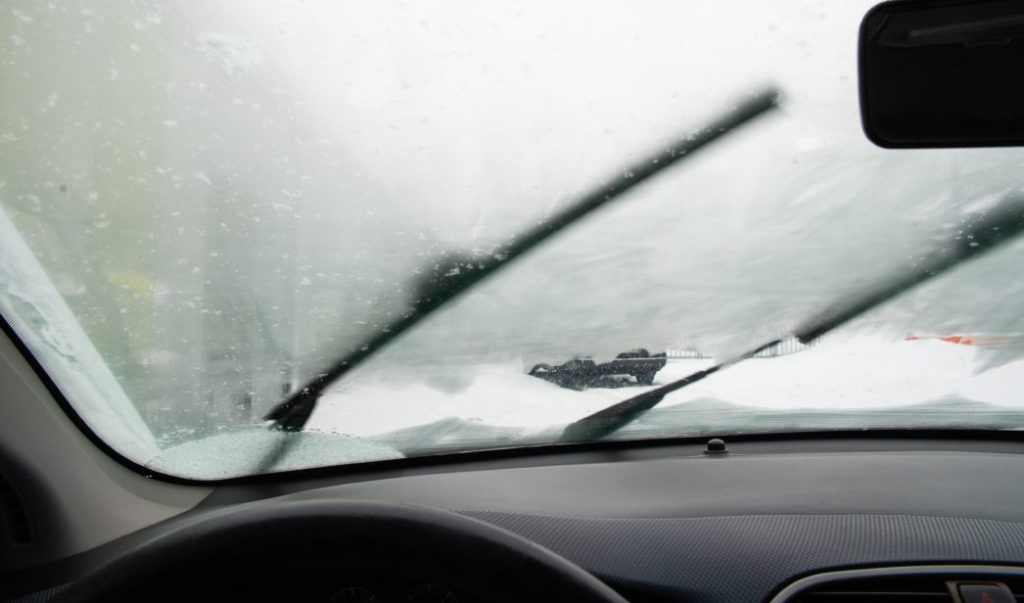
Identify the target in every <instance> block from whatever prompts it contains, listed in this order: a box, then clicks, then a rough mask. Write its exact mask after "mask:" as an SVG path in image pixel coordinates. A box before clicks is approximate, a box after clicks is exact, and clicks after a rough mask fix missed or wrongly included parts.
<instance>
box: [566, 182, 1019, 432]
mask: <svg viewBox="0 0 1024 603" xmlns="http://www.w3.org/2000/svg"><path fill="white" fill-rule="evenodd" d="M1021 233H1024V196H1022V195H1019V194H1017V195H1010V196H1009V197H1007V198H1004V199H1003V200H1002V201H1001V202H1000V203H998V204H997V205H996V206H995V207H994V208H993V209H991V210H988V211H984V212H979V213H978V214H976V215H975V216H973V217H972V219H970V220H968V221H967V224H966V225H965V228H964V229H963V231H962V232H960V233H959V235H958V236H957V238H956V240H955V242H954V244H953V245H951V246H949V247H945V248H942V249H940V250H938V251H937V252H935V253H933V254H932V255H930V256H928V257H926V258H925V259H924V260H923V261H921V262H919V263H918V264H916V265H914V267H913V269H912V270H910V271H908V272H906V273H901V274H896V275H893V276H892V277H890V278H888V279H886V280H883V281H881V282H879V283H877V284H876V285H875V286H874V287H872V288H870V289H867V290H866V291H864V292H863V293H861V294H860V295H854V296H851V297H850V298H849V299H844V300H840V301H839V302H837V303H835V304H833V305H832V306H830V307H829V308H828V309H826V310H825V311H824V312H822V313H820V314H818V315H816V316H814V317H812V318H810V319H809V320H807V321H805V322H804V323H803V324H801V325H800V326H798V327H797V328H796V329H794V330H793V332H792V333H791V334H790V336H791V337H795V338H796V339H797V340H799V341H800V343H808V342H810V341H813V340H815V339H817V338H818V337H821V336H822V335H824V334H825V333H828V332H829V331H831V330H833V329H835V328H836V327H838V326H840V325H842V324H845V323H846V322H849V321H850V320H852V319H854V318H856V317H858V316H860V315H861V314H863V313H865V312H867V311H868V310H871V309H872V308H875V307H877V306H879V305H881V304H882V303H884V302H886V301H889V300H890V299H892V298H894V297H896V296H898V295H900V294H901V293H904V292H905V291H908V290H910V289H912V288H914V287H916V286H917V285H919V284H921V283H923V282H924V281H927V280H929V279H931V278H934V277H935V276H938V275H939V274H941V273H943V272H946V271H947V270H949V269H950V268H953V267H954V266H957V265H959V264H961V263H963V262H965V261H967V260H969V259H971V258H974V257H977V256H979V255H981V254H984V253H986V252H988V251H991V250H992V249H995V248H996V247H998V246H1000V245H1002V244H1003V243H1005V242H1007V241H1009V240H1011V239H1013V238H1016V237H1017V236H1019V235H1020V234H1021ZM783 339H785V338H776V339H773V340H771V341H767V342H765V343H763V344H761V345H759V346H757V347H756V348H754V349H752V350H749V351H747V352H744V353H742V354H740V355H739V356H736V357H733V358H730V359H728V360H726V361H724V362H720V363H718V364H716V365H714V366H711V367H709V368H706V369H704V370H701V371H696V372H694V373H691V374H689V375H687V376H686V377H683V378H682V379H678V380H676V381H673V382H671V383H667V384H665V385H662V386H661V387H657V388H655V389H652V390H649V391H646V392H644V393H642V394H639V395H637V396H633V397H632V398H629V399H627V400H623V401H622V402H619V403H617V404H613V405H612V406H609V407H607V408H605V409H603V410H600V411H598V412H596V413H594V414H592V415H589V416H586V417H584V418H582V419H580V420H578V421H576V422H574V423H571V424H569V426H568V427H566V428H565V430H564V431H563V432H562V436H561V438H560V440H561V441H563V442H579V441H586V440H594V439H599V438H602V437H605V436H607V435H610V434H612V433H614V432H616V431H618V430H619V429H621V428H623V427H625V426H626V425H628V424H629V423H631V422H633V421H634V420H635V419H636V418H638V417H639V416H640V415H641V414H643V413H644V412H647V411H648V410H650V409H651V408H653V407H654V406H656V405H657V404H659V403H660V402H661V401H662V400H664V399H665V396H666V395H668V394H670V393H672V392H674V391H676V390H680V389H682V388H684V387H686V386H688V385H692V384H694V383H696V382H698V381H700V380H701V379H704V378H705V377H708V376H709V375H713V374H714V373H717V372H718V371H720V370H722V369H724V368H726V367H728V366H731V365H733V364H736V363H737V362H741V361H743V360H746V359H748V358H752V357H754V356H756V355H757V354H758V353H760V352H762V351H764V350H767V349H769V348H771V347H773V346H775V345H778V344H779V343H781V342H782V340H783Z"/></svg>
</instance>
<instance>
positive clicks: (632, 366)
mask: <svg viewBox="0 0 1024 603" xmlns="http://www.w3.org/2000/svg"><path fill="white" fill-rule="evenodd" d="M666 361H667V360H666V355H665V352H660V353H658V354H651V353H650V352H648V351H647V350H645V349H643V348H640V349H636V350H630V351H628V352H622V353H621V354H619V355H618V356H616V357H615V360H612V361H611V362H604V363H601V364H597V363H596V362H594V361H593V360H590V359H589V358H573V359H572V360H570V361H568V362H566V363H564V364H559V365H556V366H551V365H550V364H544V363H540V364H536V365H534V367H533V368H531V369H530V375H532V376H534V377H540V378H541V379H544V380H545V381H550V382H552V383H554V384H556V385H560V386H562V387H566V388H569V389H575V390H584V389H587V388H590V387H629V386H631V385H650V384H652V383H654V375H656V374H657V372H658V371H660V370H661V369H663V368H665V363H666Z"/></svg>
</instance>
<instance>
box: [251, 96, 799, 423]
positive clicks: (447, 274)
mask: <svg viewBox="0 0 1024 603" xmlns="http://www.w3.org/2000/svg"><path fill="white" fill-rule="evenodd" d="M778 100H779V92H778V91H777V90H775V89H768V90H766V91H763V92H761V93H758V94H753V95H750V96H748V97H747V98H745V99H744V100H743V101H742V102H740V103H738V104H737V105H736V106H735V107H732V108H731V109H730V110H728V111H727V112H725V113H724V114H722V115H721V116H719V117H718V118H717V119H714V120H713V121H711V122H710V123H709V124H707V125H706V126H704V127H703V128H700V129H698V130H696V131H694V132H692V133H691V134H689V135H687V136H686V137H684V138H683V139H682V140H679V141H678V142H676V143H674V144H672V145H671V146H669V147H668V148H667V149H665V150H663V151H661V152H659V153H657V154H655V155H654V156H651V157H647V158H645V159H644V160H642V161H640V162H638V163H637V164H635V165H633V166H631V167H629V168H628V169H626V170H624V171H622V172H621V174H620V175H619V176H618V177H616V178H614V179H613V180H612V181H611V182H608V183H606V184H603V185H601V186H599V187H597V188H596V189H594V190H592V191H590V192H589V193H587V194H586V195H584V196H583V197H581V198H580V199H579V200H578V201H576V202H575V203H572V204H570V205H569V206H568V207H567V208H566V209H565V210H563V211H562V212H560V213H558V214H556V215H555V216H553V217H552V218H550V219H549V220H547V221H546V222H543V223H541V224H539V225H538V226H536V227H534V228H532V229H530V230H528V231H527V232H525V233H523V234H521V235H520V236H518V237H516V238H514V239H513V240H512V242H511V243H509V244H507V245H506V246H504V247H503V248H501V249H499V250H498V251H496V252H494V253H492V254H490V255H489V256H488V257H487V258H483V259H472V258H470V259H468V260H467V259H461V260H460V259H457V258H451V259H449V260H448V261H446V262H441V263H440V264H439V265H438V266H437V267H435V269H434V270H433V271H432V273H433V278H432V279H431V280H429V281H427V282H426V283H424V286H423V287H422V288H421V291H420V296H419V298H418V299H416V300H415V302H414V303H413V306H412V308H411V309H410V310H409V311H408V312H407V313H406V314H404V315H403V316H402V317H401V318H399V319H398V320H396V321H395V322H393V323H391V324H389V325H388V326H387V327H385V328H383V329H381V330H380V332H378V333H376V334H374V335H372V336H371V337H370V338H369V339H367V340H366V341H364V342H363V343H362V344H361V345H358V346H356V347H355V351H353V352H352V353H350V354H348V355H347V356H345V357H344V358H342V359H341V360H339V361H338V362H336V363H335V364H334V365H333V366H331V367H330V368H329V369H327V370H326V371H324V372H322V373H320V374H319V375H317V376H316V377H314V378H313V379H312V380H311V381H310V382H309V383H306V384H305V385H304V386H303V387H300V388H299V389H298V390H297V391H296V392H295V393H294V394H292V395H291V396H290V397H288V398H287V399H285V400H284V401H282V402H280V403H278V404H277V405H276V406H275V407H274V408H273V409H271V411H270V412H269V413H267V415H266V416H265V417H264V420H267V421H273V423H272V424H271V427H274V428H279V429H285V430H289V431H297V430H300V429H302V427H303V426H304V425H305V424H306V421H308V420H309V417H310V415H312V414H313V408H314V407H315V406H316V402H317V399H318V398H319V397H320V394H321V393H322V392H323V391H324V389H326V388H327V386H329V385H330V384H331V383H333V382H334V381H336V380H337V379H339V378H340V377H342V376H343V375H344V374H345V373H347V372H349V371H350V370H352V369H353V368H355V366H356V365H358V364H360V363H361V362H363V361H364V360H366V359H367V358H369V357H370V356H372V355H374V354H376V353H377V352H378V351H380V350H381V348H383V347H384V346H386V345H387V344H388V343H390V342H391V341H392V340H394V339H395V338H396V337H398V336H399V335H401V334H402V333H404V332H405V331H407V330H409V329H410V328H411V327H413V326H414V325H416V324H417V323H419V322H420V321H421V320H423V319H424V318H426V317H427V316H429V315H430V314H432V313H433V312H434V311H435V310H437V309H438V308H440V307H441V306H444V305H446V304H447V303H448V302H450V301H451V300H452V299H454V298H455V297H457V296H458V295H460V294H461V293H463V292H465V291H466V290H467V289H469V288H470V287H472V286H474V285H476V284H477V283H479V282H480V281H482V280H483V279H485V278H486V277H488V276H490V275H491V274H493V273H494V272H495V271H496V270H498V269H499V268H502V267H503V266H505V265H507V264H509V263H510V262H512V261H513V260H515V259H516V258H518V257H519V256H521V255H523V254H524V253H526V252H527V251H529V250H531V249H533V248H534V247H536V246H537V245H539V244H540V243H542V242H544V241H545V240H547V239H548V238H550V237H551V236H552V235H554V234H557V233H558V232H561V231H562V230H563V229H564V228H566V227H567V226H570V225H572V224H574V223H576V222H577V221H578V220H579V219H580V218H583V217H584V216H586V215H588V214H590V213H591V212H593V211H594V210H596V209H598V208H600V207H602V206H604V205H606V204H607V203H609V202H610V201H612V200H614V199H616V198H618V197H619V196H621V195H622V194H623V193H625V192H627V191H629V190H630V189H632V188H633V187H634V186H636V185H638V184H640V183H641V182H644V181H645V180H647V179H649V178H650V177H652V176H654V175H655V174H658V173H659V172H661V171H663V170H665V169H666V168H668V167H669V166H671V165H673V164H676V163H678V162H680V161H682V160H684V159H686V158H688V157H690V156H691V155H693V154H694V152H696V151H698V150H700V149H702V148H703V147H705V146H707V145H709V144H711V143H712V142H714V141H716V140H718V139H719V138H721V137H723V136H725V135H726V134H728V133H729V132H732V131H733V130H736V129H737V128H739V127H740V126H742V125H743V124H746V123H747V122H749V121H751V120H753V119H754V118H756V117H758V116H759V115H762V114H764V113H766V112H767V111H769V110H771V109H773V108H775V107H777V106H778Z"/></svg>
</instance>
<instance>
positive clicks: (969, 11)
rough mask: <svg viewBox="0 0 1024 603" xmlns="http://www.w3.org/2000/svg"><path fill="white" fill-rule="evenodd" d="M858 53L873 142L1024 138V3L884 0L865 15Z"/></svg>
mask: <svg viewBox="0 0 1024 603" xmlns="http://www.w3.org/2000/svg"><path fill="white" fill-rule="evenodd" d="M859 61H860V104H861V120H862V123H863V126H864V132H865V134H866V135H867V137H868V138H869V139H870V140H871V141H872V142H874V143H875V144H877V145H879V146H881V147H886V148H936V147H997V146H1018V145H1024V2H1021V1H1020V0H981V1H971V0H895V1H890V2H884V3H882V4H879V5H878V6H876V7H874V8H873V9H871V10H870V11H869V12H868V14H867V15H866V16H865V17H864V20H863V22H862V23H861V28H860V42H859Z"/></svg>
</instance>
